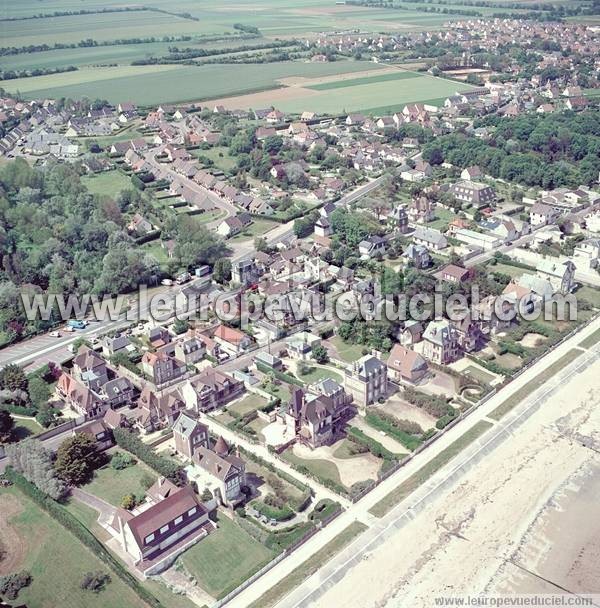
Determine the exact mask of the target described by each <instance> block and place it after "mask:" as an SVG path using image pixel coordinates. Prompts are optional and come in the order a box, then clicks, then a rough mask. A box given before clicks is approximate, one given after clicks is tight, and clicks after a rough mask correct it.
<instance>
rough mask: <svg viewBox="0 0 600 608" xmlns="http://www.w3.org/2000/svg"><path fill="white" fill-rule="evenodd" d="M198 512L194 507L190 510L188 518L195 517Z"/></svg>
mask: <svg viewBox="0 0 600 608" xmlns="http://www.w3.org/2000/svg"><path fill="white" fill-rule="evenodd" d="M197 510H198V509H197V508H196V507H192V508H191V509H190V510H189V511H188V512H187V514H188V517H191V516H192V515H195V514H196V511H197Z"/></svg>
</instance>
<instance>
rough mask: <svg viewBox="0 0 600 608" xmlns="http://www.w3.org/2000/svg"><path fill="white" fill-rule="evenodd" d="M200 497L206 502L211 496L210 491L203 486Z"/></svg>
mask: <svg viewBox="0 0 600 608" xmlns="http://www.w3.org/2000/svg"><path fill="white" fill-rule="evenodd" d="M200 498H201V499H202V502H208V501H209V500H212V498H213V495H212V492H211V491H210V490H209V489H208V488H204V491H203V492H202V496H201V497H200Z"/></svg>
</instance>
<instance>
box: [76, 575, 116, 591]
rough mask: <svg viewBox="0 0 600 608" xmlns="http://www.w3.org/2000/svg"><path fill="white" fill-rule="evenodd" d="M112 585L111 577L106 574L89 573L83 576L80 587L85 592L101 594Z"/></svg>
mask: <svg viewBox="0 0 600 608" xmlns="http://www.w3.org/2000/svg"><path fill="white" fill-rule="evenodd" d="M108 583H110V575H109V574H106V572H87V573H86V574H84V576H83V580H82V581H81V585H80V587H81V588H82V589H83V590H85V591H92V592H93V593H100V591H103V590H104V589H105V588H106V585H108Z"/></svg>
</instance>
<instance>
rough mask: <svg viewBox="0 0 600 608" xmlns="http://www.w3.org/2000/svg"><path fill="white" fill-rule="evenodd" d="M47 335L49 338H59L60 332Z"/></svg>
mask: <svg viewBox="0 0 600 608" xmlns="http://www.w3.org/2000/svg"><path fill="white" fill-rule="evenodd" d="M48 335H49V336H50V337H51V338H60V332H59V331H51V332H50V333H49V334H48Z"/></svg>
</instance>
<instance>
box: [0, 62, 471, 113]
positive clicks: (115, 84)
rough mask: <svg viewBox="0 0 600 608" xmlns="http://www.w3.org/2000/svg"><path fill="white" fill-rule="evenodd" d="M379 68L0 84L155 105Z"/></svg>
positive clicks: (154, 73)
mask: <svg viewBox="0 0 600 608" xmlns="http://www.w3.org/2000/svg"><path fill="white" fill-rule="evenodd" d="M378 67H380V66H376V65H375V64H372V63H368V62H366V61H336V62H332V63H305V62H281V63H269V64H264V65H263V64H249V65H243V66H240V65H234V64H214V65H201V66H181V65H151V66H116V67H102V68H101V67H97V68H82V69H80V70H78V71H76V72H66V73H62V74H51V75H47V76H36V77H35V78H19V79H15V80H5V81H0V86H2V87H4V88H5V89H7V90H8V91H10V92H16V91H20V93H21V94H22V95H23V96H24V97H26V98H28V99H35V98H40V97H50V98H54V99H58V98H60V97H72V98H79V97H88V98H89V99H97V98H101V99H108V101H110V102H113V103H118V102H120V101H124V100H127V101H133V102H135V103H138V104H142V105H156V104H159V103H165V102H169V101H193V100H202V99H215V98H218V97H224V96H230V95H238V94H239V95H241V94H245V93H249V92H252V91H259V90H267V89H273V88H276V87H278V86H280V85H279V84H278V82H277V80H278V79H281V78H286V77H294V76H303V77H306V78H318V77H322V76H332V75H336V74H343V73H348V72H358V71H364V70H366V69H378ZM383 85H385V83H383ZM457 86H464V85H457ZM428 97H431V95H428Z"/></svg>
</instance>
